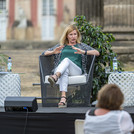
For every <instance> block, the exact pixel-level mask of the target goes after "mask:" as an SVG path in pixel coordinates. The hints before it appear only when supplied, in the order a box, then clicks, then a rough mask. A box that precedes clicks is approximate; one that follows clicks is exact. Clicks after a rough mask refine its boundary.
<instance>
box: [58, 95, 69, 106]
mask: <svg viewBox="0 0 134 134" xmlns="http://www.w3.org/2000/svg"><path fill="white" fill-rule="evenodd" d="M63 98H64V99H65V101H63V100H62V99H63ZM65 107H67V102H66V97H65V96H62V97H61V100H60V102H59V103H58V108H65Z"/></svg>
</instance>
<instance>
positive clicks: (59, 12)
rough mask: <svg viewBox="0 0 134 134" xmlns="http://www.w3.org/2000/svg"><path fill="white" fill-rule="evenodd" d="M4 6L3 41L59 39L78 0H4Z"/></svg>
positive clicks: (69, 21) (72, 14)
mask: <svg viewBox="0 0 134 134" xmlns="http://www.w3.org/2000/svg"><path fill="white" fill-rule="evenodd" d="M0 5H1V6H0V11H1V12H0V15H1V16H2V17H3V18H1V19H0V23H1V24H2V27H0V28H1V29H2V32H1V34H3V36H4V37H1V38H0V40H1V41H2V40H3V41H4V40H56V39H58V38H59V37H60V35H61V33H62V31H63V28H64V27H65V26H66V25H67V24H70V23H71V21H72V20H73V18H74V16H75V0H73V1H72V0H0ZM3 20H4V21H3Z"/></svg>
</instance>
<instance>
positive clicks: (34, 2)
mask: <svg viewBox="0 0 134 134" xmlns="http://www.w3.org/2000/svg"><path fill="white" fill-rule="evenodd" d="M37 7H38V2H37V0H31V21H32V24H33V26H34V27H37V14H38V13H37V11H38V9H37Z"/></svg>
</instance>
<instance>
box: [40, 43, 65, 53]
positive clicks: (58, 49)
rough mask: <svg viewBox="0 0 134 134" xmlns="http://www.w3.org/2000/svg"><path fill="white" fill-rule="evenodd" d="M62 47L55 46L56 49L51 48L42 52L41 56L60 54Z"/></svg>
mask: <svg viewBox="0 0 134 134" xmlns="http://www.w3.org/2000/svg"><path fill="white" fill-rule="evenodd" d="M63 47H64V46H57V45H56V47H53V48H50V49H48V50H46V51H44V52H43V53H42V54H43V55H46V56H48V55H53V54H58V53H61V49H62V48H63Z"/></svg>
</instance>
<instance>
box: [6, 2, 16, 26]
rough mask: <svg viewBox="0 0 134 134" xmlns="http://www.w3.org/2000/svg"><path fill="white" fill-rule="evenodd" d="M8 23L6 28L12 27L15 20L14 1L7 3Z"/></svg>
mask: <svg viewBox="0 0 134 134" xmlns="http://www.w3.org/2000/svg"><path fill="white" fill-rule="evenodd" d="M8 13H9V21H8V26H9V27H12V25H13V23H14V18H15V0H10V1H9V12H8Z"/></svg>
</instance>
